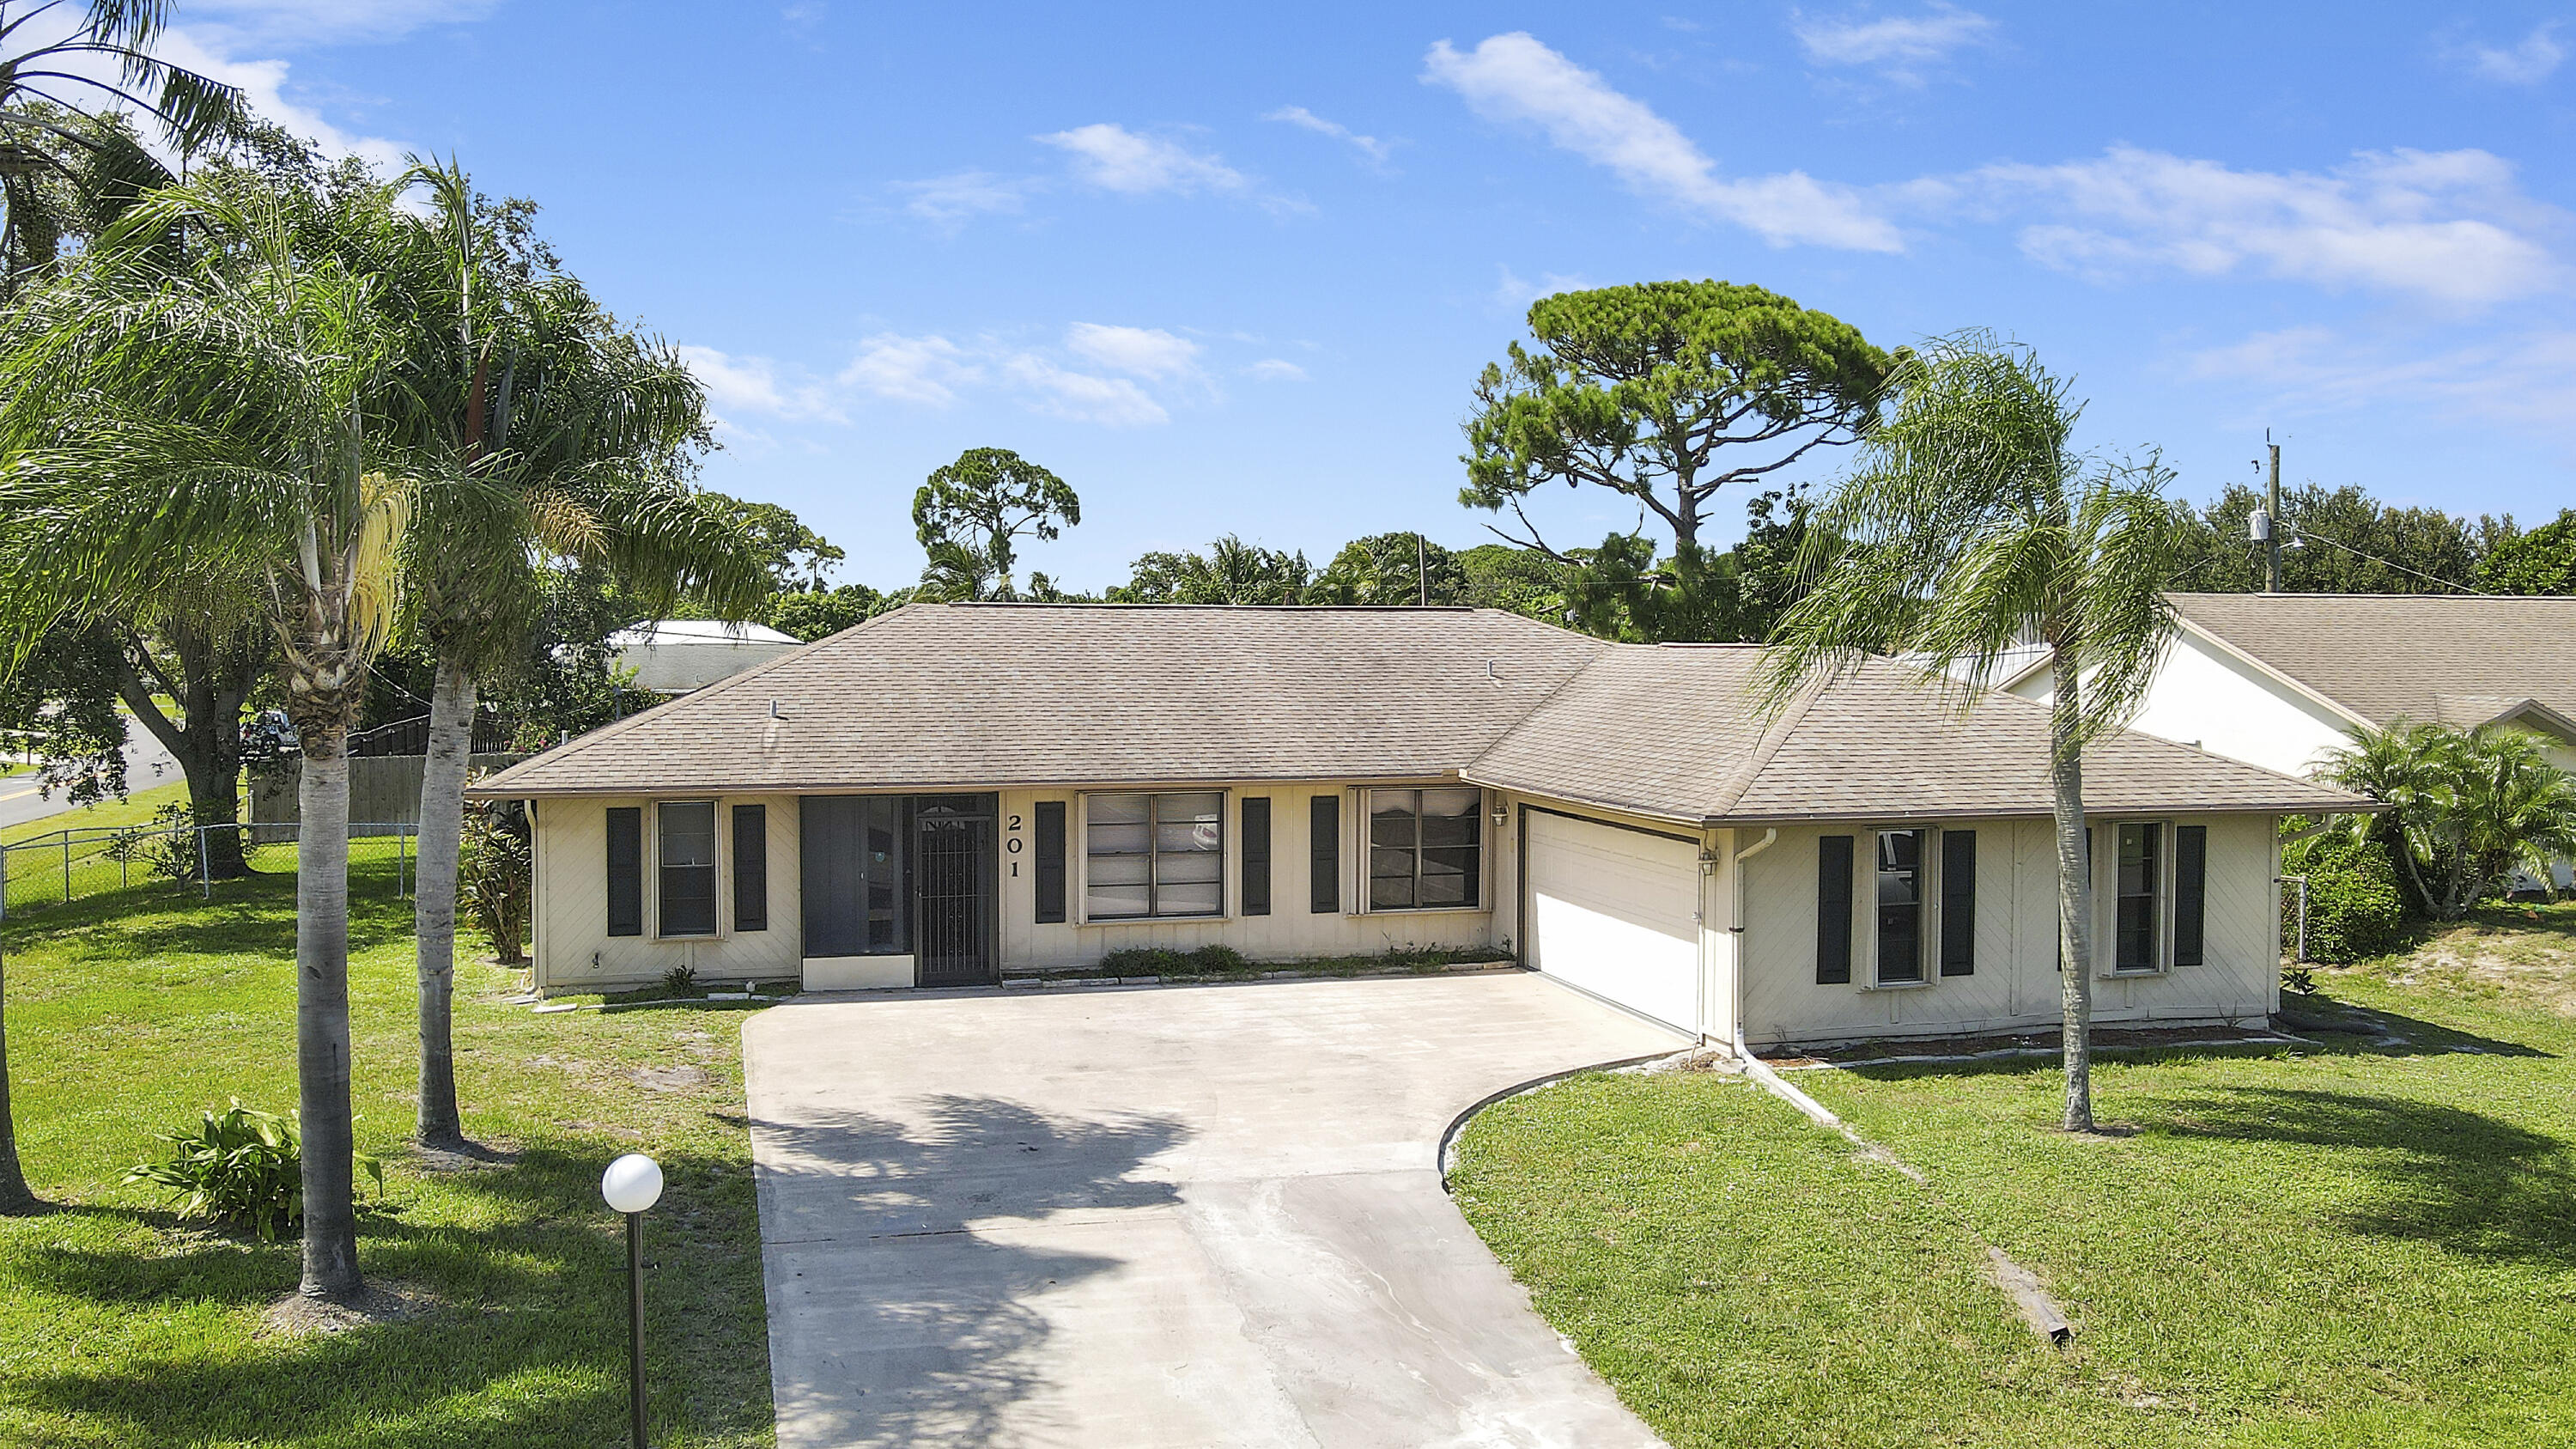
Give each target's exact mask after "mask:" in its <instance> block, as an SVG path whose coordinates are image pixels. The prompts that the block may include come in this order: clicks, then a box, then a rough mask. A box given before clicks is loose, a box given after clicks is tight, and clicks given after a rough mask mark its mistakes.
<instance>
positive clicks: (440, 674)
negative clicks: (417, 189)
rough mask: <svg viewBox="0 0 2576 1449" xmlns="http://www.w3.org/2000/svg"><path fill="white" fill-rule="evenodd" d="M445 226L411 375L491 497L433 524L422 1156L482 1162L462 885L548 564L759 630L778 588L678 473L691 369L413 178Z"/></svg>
mask: <svg viewBox="0 0 2576 1449" xmlns="http://www.w3.org/2000/svg"><path fill="white" fill-rule="evenodd" d="M400 184H403V185H405V186H409V185H412V184H420V185H425V186H426V187H427V188H428V189H429V192H430V196H431V200H432V202H433V205H434V214H433V217H432V218H431V219H430V220H428V221H424V222H421V223H419V224H417V225H415V226H413V227H412V228H410V229H409V230H408V231H407V232H406V233H405V235H404V237H403V245H402V250H403V255H402V256H401V257H399V258H396V259H391V260H392V265H390V266H389V267H388V268H387V270H388V271H389V272H392V273H394V274H396V275H397V276H398V277H399V280H398V281H397V282H396V283H395V286H396V287H397V288H398V289H399V291H400V293H401V294H402V298H403V305H402V308H401V311H402V313H403V314H404V316H405V317H406V318H407V319H409V321H410V323H411V325H409V326H407V327H406V328H405V336H406V337H407V339H408V341H409V344H410V345H409V348H408V350H407V357H406V364H405V365H406V367H407V368H408V369H409V370H410V371H411V372H412V374H413V376H414V378H415V386H414V387H413V388H412V389H411V390H410V395H411V396H413V397H415V398H417V399H418V400H419V401H420V403H421V411H420V413H419V414H418V415H417V416H416V417H415V418H413V419H412V420H411V432H412V433H413V434H414V437H415V441H416V443H417V445H418V446H419V447H420V448H422V449H423V450H426V451H432V452H436V453H439V454H442V455H444V456H448V457H450V458H452V459H453V460H454V467H455V468H456V469H458V470H459V471H461V472H463V473H466V474H468V475H470V476H472V477H473V478H475V479H476V480H478V482H479V483H480V484H481V485H482V486H479V487H476V488H473V489H466V490H457V491H453V492H450V493H447V494H444V495H442V496H441V498H440V499H439V500H437V502H436V503H435V504H434V505H433V506H432V507H431V509H430V510H429V511H428V512H426V513H424V515H423V517H422V519H421V524H422V526H421V528H420V529H419V530H418V531H417V532H416V534H415V538H416V539H417V540H418V541H419V546H418V547H416V548H415V549H414V550H413V552H412V555H411V557H410V559H409V560H408V564H409V567H408V569H407V576H408V578H409V580H410V594H411V615H412V617H413V618H414V619H415V620H416V621H417V627H418V629H419V632H420V634H421V636H422V637H423V638H424V640H425V641H426V642H427V643H428V645H429V647H430V652H431V653H432V654H433V655H434V656H435V657H436V659H437V661H438V667H437V676H436V683H435V685H434V686H433V688H432V689H431V691H430V704H429V744H428V755H427V759H426V761H425V763H424V767H423V773H422V779H421V813H420V867H419V871H420V873H419V883H418V889H417V890H416V892H415V895H414V911H415V950H416V953H417V967H418V975H419V986H420V1045H421V1057H420V1107H419V1119H418V1125H417V1131H416V1135H417V1137H418V1138H419V1140H420V1141H421V1142H423V1143H425V1144H428V1145H431V1146H438V1147H447V1148H451V1149H453V1148H461V1147H463V1146H464V1145H465V1134H464V1125H463V1121H462V1119H461V1117H460V1116H459V1114H458V1110H457V1101H456V1065H455V1048H454V1044H453V1037H452V1002H453V996H454V990H455V978H456V884H457V858H458V853H459V842H460V839H461V836H462V833H463V829H464V813H465V798H464V791H465V782H466V774H467V768H468V765H469V763H470V760H471V755H470V751H471V747H472V736H473V727H474V711H475V697H476V694H477V685H478V680H479V679H481V678H482V677H484V676H486V675H488V674H489V673H490V672H491V671H492V670H494V669H496V668H499V667H502V666H503V665H505V664H506V663H507V662H509V661H512V660H515V659H516V658H517V657H518V656H519V654H520V653H521V652H522V646H523V645H524V643H525V641H526V639H527V637H528V633H529V631H530V629H531V628H532V627H533V625H534V617H535V614H536V611H537V608H538V605H539V602H540V581H539V579H538V578H537V573H536V568H537V561H538V560H539V559H540V558H541V557H543V556H547V555H552V556H555V557H567V558H576V559H581V560H585V561H593V562H598V563H602V564H604V565H606V566H607V567H608V569H609V571H610V572H611V573H612V574H614V575H615V576H616V577H617V578H618V580H619V581H620V583H621V584H623V585H624V586H625V587H626V588H627V589H628V591H629V592H631V593H632V594H634V595H635V596H636V597H638V598H639V599H641V600H642V601H644V602H645V605H646V607H648V608H655V609H658V608H661V607H667V606H668V604H669V603H670V602H671V601H672V600H675V599H676V598H678V597H679V596H680V595H681V594H683V593H686V594H689V595H691V596H692V597H694V598H695V599H697V600H698V601H700V602H701V603H704V604H707V605H709V606H711V607H713V608H714V609H715V610H716V611H717V612H719V613H720V614H723V615H724V616H725V617H728V618H735V619H742V618H748V617H749V616H750V614H751V613H752V611H753V610H755V609H756V608H758V607H759V605H760V604H761V602H762V601H763V600H764V599H765V598H766V597H767V595H768V592H769V575H768V572H767V570H766V569H765V567H764V566H763V564H762V561H761V559H760V557H759V556H758V554H757V552H756V551H755V550H754V548H753V547H752V545H751V543H750V541H749V540H748V539H747V538H746V537H745V535H744V534H743V532H742V531H741V530H740V529H739V528H737V527H735V526H734V525H733V524H732V523H731V522H729V521H728V519H727V518H726V517H725V516H724V515H721V514H719V513H718V512H716V511H715V510H712V509H709V508H706V507H704V506H702V505H701V504H700V502H699V500H698V499H697V497H696V496H695V495H694V494H693V493H692V492H691V491H690V490H689V489H688V488H687V487H686V485H685V484H684V482H683V481H682V478H681V472H680V465H681V462H682V460H683V459H684V458H685V457H686V455H687V453H688V452H689V451H690V450H691V449H692V448H694V447H695V446H696V445H697V444H698V443H700V442H701V441H702V440H703V439H704V437H705V434H706V427H707V424H706V418H705V400H704V395H703V394H702V393H701V391H700V390H699V387H698V384H697V381H696V379H695V378H694V377H693V376H692V375H691V374H690V372H689V370H688V368H687V366H686V365H685V364H683V363H682V362H681V361H680V359H679V357H678V355H677V354H676V353H674V352H672V351H671V350H670V349H669V348H667V347H664V346H661V345H660V344H658V343H655V342H651V341H648V340H646V339H644V338H640V337H638V336H636V335H635V334H633V333H631V332H629V331H626V330H625V329H623V328H621V327H619V326H618V325H617V324H616V322H615V320H614V319H613V318H611V317H609V316H608V315H607V314H605V313H603V312H601V311H600V310H599V308H598V307H597V306H596V305H594V304H593V303H592V301H591V299H590V297H589V296H588V294H587V293H585V292H584V291H583V290H582V288H581V286H580V284H579V283H578V282H575V281H574V280H573V279H571V278H570V277H567V276H563V275H561V274H559V273H555V272H554V271H553V270H552V268H551V267H550V266H549V265H546V264H545V262H544V261H543V259H542V258H530V257H529V256H528V255H527V254H526V252H525V251H524V250H523V249H522V250H518V251H517V252H516V254H515V255H514V254H513V248H512V246H511V244H510V241H509V237H508V233H507V231H506V228H505V226H504V225H502V224H503V223H506V221H507V220H508V219H509V216H510V214H509V213H502V214H500V215H499V216H497V217H496V216H495V215H494V214H493V213H492V211H491V210H490V209H488V208H486V207H483V206H481V205H480V204H479V203H478V201H477V198H476V197H475V195H474V192H473V188H472V186H471V184H470V183H469V182H468V181H467V180H466V177H465V174H464V172H463V171H462V170H460V169H459V168H457V167H456V166H455V165H454V164H453V163H450V164H448V165H446V166H426V165H419V164H415V165H414V167H413V169H412V170H411V171H410V172H409V173H407V175H406V176H405V177H404V178H403V180H402V182H401V183H400Z"/></svg>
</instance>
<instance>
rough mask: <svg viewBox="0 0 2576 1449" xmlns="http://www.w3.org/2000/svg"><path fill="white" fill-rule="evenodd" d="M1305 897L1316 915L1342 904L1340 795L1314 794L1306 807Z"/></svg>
mask: <svg viewBox="0 0 2576 1449" xmlns="http://www.w3.org/2000/svg"><path fill="white" fill-rule="evenodd" d="M1306 831H1307V834H1306V901H1307V909H1309V910H1311V911H1313V912H1314V913H1315V914H1316V915H1319V916H1320V915H1331V914H1334V913H1336V912H1338V911H1340V910H1341V908H1342V797H1341V796H1339V795H1318V796H1316V797H1314V799H1313V800H1312V801H1310V802H1309V803H1308V805H1307V807H1306Z"/></svg>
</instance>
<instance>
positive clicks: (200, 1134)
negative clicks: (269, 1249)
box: [125, 1097, 385, 1242]
mask: <svg viewBox="0 0 2576 1449" xmlns="http://www.w3.org/2000/svg"><path fill="white" fill-rule="evenodd" d="M153 1135H154V1136H155V1137H157V1138H159V1139H160V1140H161V1141H162V1142H165V1143H167V1144H169V1146H170V1155H169V1156H168V1157H166V1158H164V1159H162V1160H161V1161H159V1162H145V1163H140V1164H137V1165H136V1166H135V1168H134V1169H133V1170H132V1171H130V1172H128V1173H126V1174H125V1180H126V1181H127V1182H153V1183H158V1184H160V1185H161V1186H163V1187H166V1188H169V1189H170V1190H172V1191H173V1192H180V1193H185V1194H186V1196H185V1197H183V1198H181V1199H180V1202H179V1216H181V1217H183V1218H208V1219H212V1220H214V1221H218V1222H226V1223H230V1224H232V1225H234V1226H235V1227H242V1228H248V1229H250V1230H251V1231H253V1232H255V1233H257V1234H259V1236H260V1240H261V1241H263V1242H273V1241H275V1240H276V1238H277V1237H278V1236H279V1235H280V1234H282V1233H284V1232H286V1231H288V1230H289V1229H291V1228H293V1227H294V1226H295V1224H297V1223H299V1222H301V1221H303V1219H304V1144H303V1138H302V1136H301V1134H300V1133H299V1132H298V1131H297V1127H296V1119H295V1114H293V1113H291V1112H290V1113H288V1114H287V1115H285V1116H283V1117H281V1116H278V1115H277V1114H276V1113H274V1112H257V1111H253V1110H252V1109H250V1108H248V1107H245V1106H243V1105H242V1104H241V1099H240V1098H238V1097H236V1098H234V1099H233V1102H232V1105H231V1107H229V1108H227V1109H226V1110H225V1111H224V1112H222V1113H221V1114H220V1115H219V1114H217V1113H214V1112H207V1113H205V1114H204V1116H203V1120H202V1121H200V1122H199V1123H198V1124H197V1130H196V1131H194V1132H161V1133H155V1134H153ZM357 1162H358V1169H359V1170H360V1171H362V1172H364V1173H366V1174H367V1176H368V1177H369V1178H371V1179H372V1180H373V1181H374V1182H375V1184H376V1192H377V1194H378V1195H379V1196H381V1195H382V1194H383V1193H384V1190H385V1169H384V1164H382V1163H380V1162H378V1161H376V1160H375V1159H374V1158H372V1157H365V1156H361V1157H359V1158H358V1160H357Z"/></svg>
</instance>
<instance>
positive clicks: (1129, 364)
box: [1064, 322, 1199, 378]
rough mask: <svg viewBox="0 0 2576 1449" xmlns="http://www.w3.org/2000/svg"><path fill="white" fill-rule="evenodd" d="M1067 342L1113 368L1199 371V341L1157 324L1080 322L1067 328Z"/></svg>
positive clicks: (1155, 373) (1154, 373)
mask: <svg viewBox="0 0 2576 1449" xmlns="http://www.w3.org/2000/svg"><path fill="white" fill-rule="evenodd" d="M1064 345H1065V346H1066V347H1067V348H1068V349H1070V350H1072V351H1073V352H1074V353H1076V354H1077V355H1079V356H1082V357H1086V358H1089V359H1090V360H1091V361H1093V362H1096V363H1098V364H1100V365H1101V366H1102V367H1105V368H1108V369H1109V370H1110V371H1112V372H1132V373H1134V374H1135V375H1137V376H1138V377H1153V378H1174V377H1187V376H1190V375H1192V374H1194V373H1196V372H1197V371H1198V360H1197V359H1198V355H1199V345H1198V344H1197V343H1195V342H1192V341H1190V340H1189V339H1188V338H1186V337H1175V336H1173V335H1172V334H1171V333H1169V332H1165V331H1163V330H1161V329H1159V328H1153V327H1107V326H1103V325H1101V324H1100V323H1097V322H1076V323H1074V324H1073V326H1072V327H1070V328H1068V329H1066V331H1065V334H1064Z"/></svg>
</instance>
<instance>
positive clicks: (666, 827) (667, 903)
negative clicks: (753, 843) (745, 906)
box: [654, 800, 716, 936]
mask: <svg viewBox="0 0 2576 1449" xmlns="http://www.w3.org/2000/svg"><path fill="white" fill-rule="evenodd" d="M654 844H655V846H656V850H655V854H654V877H655V882H654V883H655V892H654V906H655V911H654V922H655V926H656V932H655V933H656V934H657V935H662V936H712V935H714V934H716V802H714V801H713V800H665V801H663V802H662V803H661V804H660V805H659V806H657V807H656V808H655V810H654Z"/></svg>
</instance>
